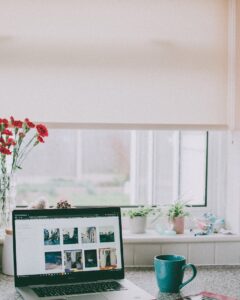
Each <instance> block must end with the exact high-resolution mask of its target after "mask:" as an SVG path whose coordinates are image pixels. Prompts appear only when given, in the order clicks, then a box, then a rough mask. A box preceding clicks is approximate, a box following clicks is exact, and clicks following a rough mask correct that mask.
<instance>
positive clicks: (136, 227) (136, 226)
mask: <svg viewBox="0 0 240 300" xmlns="http://www.w3.org/2000/svg"><path fill="white" fill-rule="evenodd" d="M149 214H152V215H157V217H158V216H159V215H160V209H159V208H155V207H146V206H140V207H136V208H131V209H129V210H127V211H126V212H124V213H123V215H124V216H128V217H129V229H130V232H131V233H145V231H146V225H147V216H148V215H149ZM155 220H156V217H155Z"/></svg>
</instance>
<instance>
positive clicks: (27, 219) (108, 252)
mask: <svg viewBox="0 0 240 300" xmlns="http://www.w3.org/2000/svg"><path fill="white" fill-rule="evenodd" d="M121 228H122V227H121V212H120V208H119V207H97V208H96V207H95V208H89V207H87V208H76V209H75V208H74V209H45V210H15V211H13V246H14V279H15V287H16V289H17V291H18V292H19V293H20V294H21V296H22V297H23V299H25V300H30V299H31V300H34V299H42V300H48V299H56V300H78V299H79V300H122V299H124V300H127V299H129V300H131V299H132V300H133V299H135V300H136V299H138V300H141V299H144V300H150V299H155V297H153V296H151V295H149V294H148V293H147V292H145V291H144V290H142V289H141V288H139V287H137V286H136V285H134V284H133V283H131V282H130V281H129V280H127V279H125V278H124V260H123V242H122V230H121Z"/></svg>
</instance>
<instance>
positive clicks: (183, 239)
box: [123, 230, 240, 244]
mask: <svg viewBox="0 0 240 300" xmlns="http://www.w3.org/2000/svg"><path fill="white" fill-rule="evenodd" d="M239 241H240V235H239V234H233V235H224V234H220V233H217V234H211V235H203V236H194V234H193V233H190V232H189V233H188V232H186V233H184V234H177V235H174V236H165V235H160V234H159V233H158V232H156V231H155V230H147V232H146V233H142V234H132V233H130V232H129V231H128V230H124V231H123V242H124V243H127V244H135V243H159V242H164V243H173V242H174V243H187V242H191V243H192V242H193V243H194V242H196V243H199V242H203V243H204V242H239Z"/></svg>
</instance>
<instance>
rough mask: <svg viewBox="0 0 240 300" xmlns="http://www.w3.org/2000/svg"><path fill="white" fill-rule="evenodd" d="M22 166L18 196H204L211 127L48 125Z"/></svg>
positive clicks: (151, 199)
mask: <svg viewBox="0 0 240 300" xmlns="http://www.w3.org/2000/svg"><path fill="white" fill-rule="evenodd" d="M49 133H50V134H49V138H48V139H47V140H46V143H45V144H44V145H39V146H38V147H36V148H34V149H33V151H32V152H31V153H30V155H29V156H28V157H27V159H26V161H25V163H24V164H23V170H21V171H19V172H18V184H17V189H18V193H17V202H18V204H22V205H25V204H29V203H30V202H33V201H36V200H38V199H39V198H40V197H45V198H46V199H47V200H48V201H49V204H50V205H55V204H56V202H57V201H58V200H60V199H68V200H69V201H71V203H72V204H73V205H121V206H125V205H132V204H134V205H139V204H170V203H172V202H173V201H174V200H176V199H177V198H178V197H179V194H181V195H183V196H184V198H186V199H187V200H188V199H189V197H190V196H191V198H192V199H193V201H192V202H191V204H197V205H201V204H204V200H205V198H204V197H205V166H206V133H205V132H187V131H184V132H181V133H180V132H179V131H173V130H168V131H166V130H154V131H152V130H132V131H131V130H76V129H56V130H53V129H52V130H50V131H49Z"/></svg>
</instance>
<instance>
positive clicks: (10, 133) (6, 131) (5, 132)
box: [2, 129, 12, 135]
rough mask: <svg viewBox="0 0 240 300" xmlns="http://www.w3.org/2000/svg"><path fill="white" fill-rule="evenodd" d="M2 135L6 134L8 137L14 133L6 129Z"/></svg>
mask: <svg viewBox="0 0 240 300" xmlns="http://www.w3.org/2000/svg"><path fill="white" fill-rule="evenodd" d="M2 134H6V135H12V131H10V130H8V129H4V130H3V132H2Z"/></svg>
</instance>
